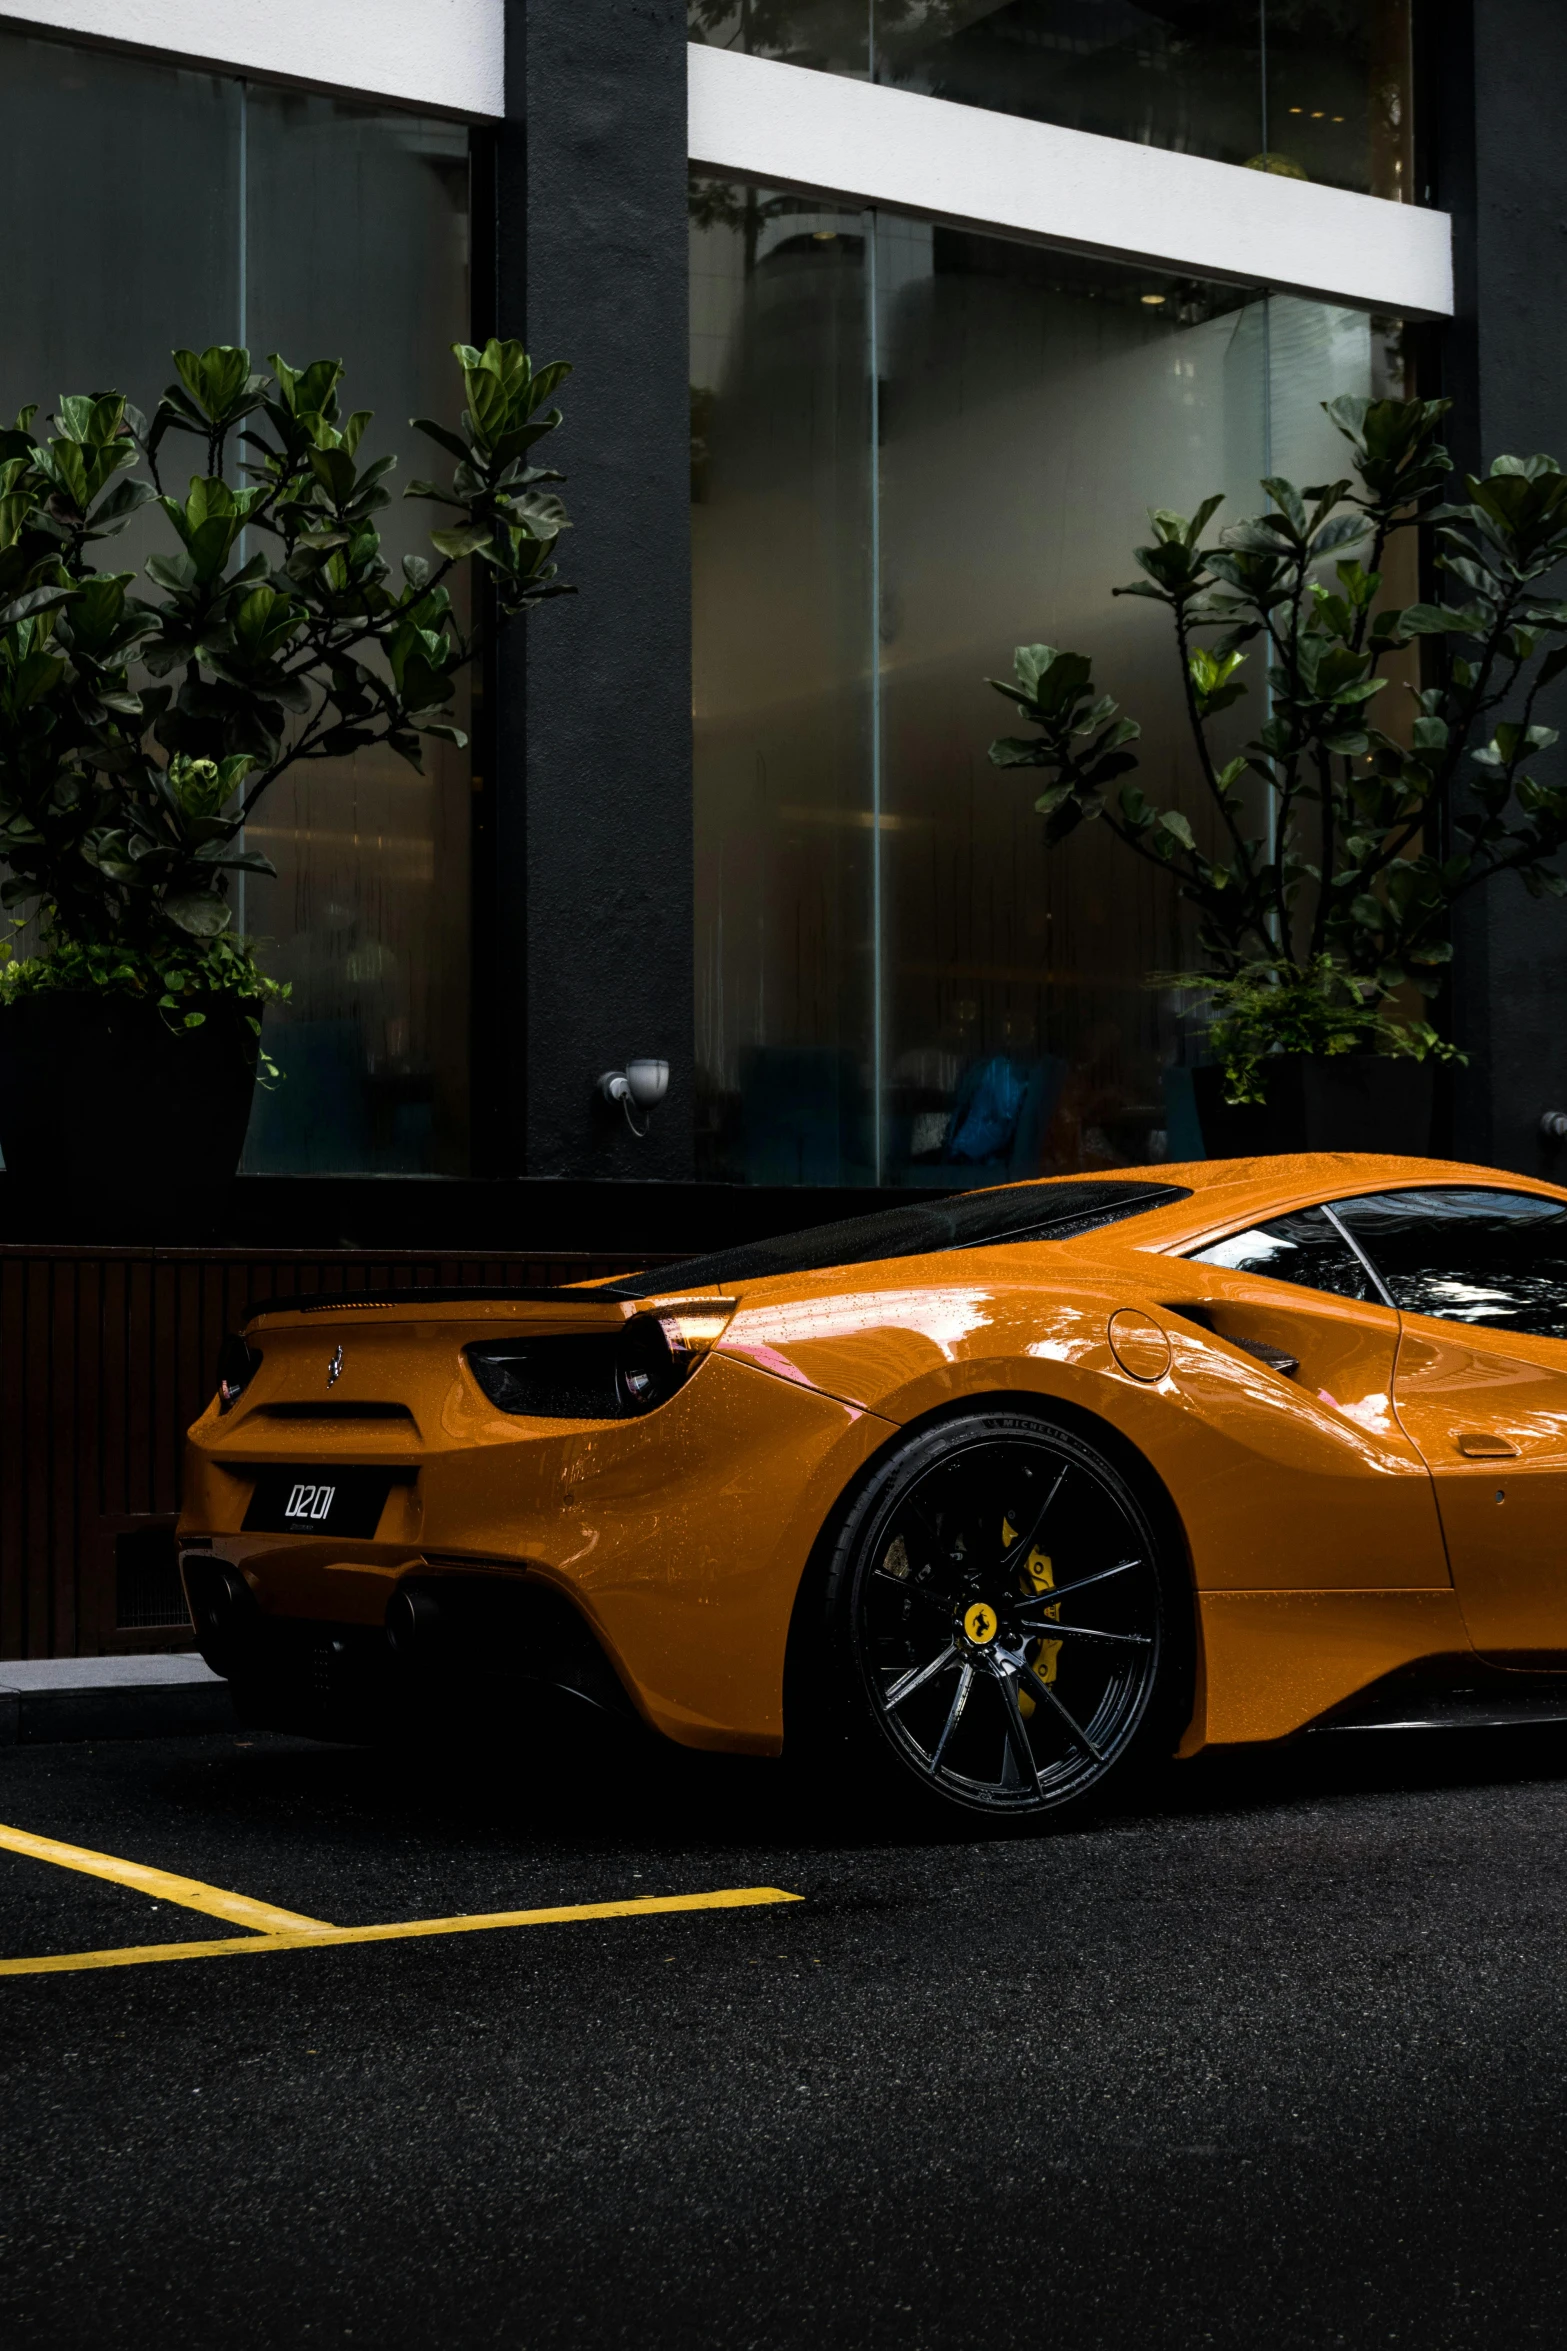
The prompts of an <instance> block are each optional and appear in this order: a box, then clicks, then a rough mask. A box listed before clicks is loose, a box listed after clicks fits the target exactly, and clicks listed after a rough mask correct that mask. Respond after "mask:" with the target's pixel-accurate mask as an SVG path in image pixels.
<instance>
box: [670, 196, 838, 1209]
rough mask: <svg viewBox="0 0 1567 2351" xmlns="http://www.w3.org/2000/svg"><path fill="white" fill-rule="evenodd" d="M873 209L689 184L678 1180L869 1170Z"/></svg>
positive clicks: (790, 1177)
mask: <svg viewBox="0 0 1567 2351" xmlns="http://www.w3.org/2000/svg"><path fill="white" fill-rule="evenodd" d="M867 234H868V223H867V221H866V219H865V218H864V217H863V216H862V215H860V214H859V213H856V212H842V211H838V210H835V209H833V208H832V207H831V206H830V205H827V204H826V203H825V202H812V201H811V200H809V199H805V198H797V197H792V196H778V195H772V194H769V193H768V192H767V191H766V190H764V189H755V188H743V187H738V186H732V185H730V184H729V183H727V182H720V181H714V180H710V179H698V180H697V181H696V182H694V183H693V195H692V242H691V254H692V260H691V413H692V442H691V446H692V469H691V471H692V483H691V487H692V508H691V519H692V556H693V565H694V581H693V596H694V627H695V640H694V659H695V667H694V680H693V724H694V735H695V762H696V765H695V849H696V891H697V941H696V994H697V1069H698V1172H699V1173H700V1174H702V1175H704V1176H708V1177H714V1178H725V1179H728V1180H731V1181H733V1180H742V1181H748V1182H752V1183H817V1184H836V1183H857V1182H868V1181H870V1180H871V1179H872V1177H873V1175H874V1157H875V1154H874V1142H873V1133H872V1128H873V1119H872V1094H871V1088H872V1083H873V1052H872V1026H873V960H872V940H873V909H872V886H873V865H872V857H871V844H872V837H873V836H872V829H871V828H872V822H873V808H872V731H871V730H872V697H871V691H870V671H871V646H872V633H873V603H872V580H873V572H872V565H871V468H870V447H871V438H870V436H871V401H870V378H869V368H868V347H867V334H868V320H867V305H866V275H867V263H866V251H867Z"/></svg>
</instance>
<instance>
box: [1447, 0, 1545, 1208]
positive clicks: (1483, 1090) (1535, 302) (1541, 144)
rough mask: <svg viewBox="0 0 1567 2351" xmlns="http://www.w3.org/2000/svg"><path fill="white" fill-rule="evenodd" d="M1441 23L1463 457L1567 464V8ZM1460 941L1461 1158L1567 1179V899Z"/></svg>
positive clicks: (1481, 11) (1505, 2) (1489, 896)
mask: <svg viewBox="0 0 1567 2351" xmlns="http://www.w3.org/2000/svg"><path fill="white" fill-rule="evenodd" d="M1417 13H1418V12H1417ZM1428 22H1429V23H1430V25H1431V27H1432V31H1433V34H1434V35H1435V37H1434V38H1433V39H1432V41H1431V43H1430V47H1429V51H1428V57H1427V61H1426V65H1427V71H1426V88H1427V91H1428V92H1429V93H1430V96H1429V99H1428V104H1430V105H1433V106H1434V107H1435V108H1436V110H1437V121H1436V125H1435V137H1434V141H1433V148H1434V162H1433V169H1434V185H1433V189H1432V193H1433V196H1434V198H1435V201H1436V202H1437V203H1439V204H1440V205H1442V206H1443V207H1444V209H1446V210H1449V211H1451V212H1452V214H1453V216H1454V230H1455V237H1454V243H1455V258H1456V262H1457V270H1458V316H1457V318H1456V320H1455V322H1454V324H1453V326H1452V328H1451V329H1449V330H1448V331H1447V334H1446V336H1445V337H1444V341H1445V345H1446V356H1445V362H1444V383H1443V389H1444V390H1445V391H1446V392H1447V393H1449V394H1450V395H1451V396H1452V398H1453V399H1454V401H1455V404H1456V405H1455V412H1454V416H1453V419H1452V432H1451V446H1452V449H1453V454H1454V456H1455V457H1456V458H1457V460H1458V462H1459V464H1460V465H1461V466H1463V467H1465V468H1466V469H1468V470H1474V469H1475V468H1476V467H1477V466H1479V465H1481V464H1485V465H1489V463H1490V462H1491V460H1492V459H1493V458H1494V457H1496V456H1497V455H1499V454H1501V453H1502V452H1504V451H1505V452H1509V453H1511V454H1513V455H1517V456H1527V455H1529V454H1531V453H1532V452H1534V451H1536V450H1547V451H1549V452H1550V453H1551V455H1553V456H1554V457H1556V458H1558V459H1559V460H1560V461H1561V462H1562V463H1563V464H1564V465H1567V302H1564V299H1563V291H1564V288H1567V144H1564V142H1563V139H1562V134H1561V109H1560V96H1559V94H1560V92H1561V90H1562V88H1563V87H1564V86H1567V7H1563V6H1562V4H1561V0H1453V4H1451V5H1449V6H1447V7H1446V8H1444V9H1441V10H1440V11H1437V12H1433V13H1432V15H1431V16H1430V18H1429V19H1428ZM1561 592H1562V590H1561V588H1559V587H1558V589H1557V593H1558V594H1560V593H1561ZM1564 706H1567V696H1563V695H1562V694H1561V693H1560V691H1558V694H1557V696H1556V698H1555V702H1554V707H1552V708H1550V709H1546V710H1543V711H1542V713H1541V716H1542V717H1544V718H1546V719H1547V720H1549V721H1550V722H1551V723H1553V724H1555V725H1558V726H1563V725H1564V723H1567V722H1564V719H1563V716H1562V712H1563V708H1564ZM1454 944H1455V950H1456V954H1455V965H1454V1016H1455V1020H1454V1025H1455V1032H1456V1034H1457V1036H1458V1039H1459V1042H1460V1043H1461V1044H1462V1045H1463V1046H1464V1048H1465V1050H1466V1051H1467V1052H1468V1053H1469V1055H1470V1066H1469V1068H1468V1069H1467V1070H1466V1071H1464V1072H1462V1073H1460V1075H1459V1078H1458V1081H1457V1088H1456V1094H1457V1104H1456V1107H1457V1116H1456V1120H1455V1132H1454V1137H1453V1147H1454V1149H1455V1151H1456V1152H1457V1153H1458V1154H1459V1155H1460V1156H1462V1157H1465V1158H1471V1157H1472V1158H1476V1159H1482V1160H1488V1161H1491V1162H1494V1163H1495V1164H1496V1165H1498V1166H1502V1167H1512V1168H1517V1169H1520V1170H1523V1171H1527V1172H1530V1173H1538V1174H1550V1175H1553V1176H1556V1177H1558V1178H1559V1177H1560V1176H1561V1175H1562V1174H1563V1172H1564V1164H1563V1156H1562V1154H1561V1152H1560V1149H1559V1148H1558V1149H1557V1150H1555V1151H1554V1152H1553V1151H1550V1150H1548V1149H1547V1148H1546V1147H1545V1146H1544V1145H1543V1144H1542V1143H1541V1141H1540V1137H1539V1133H1538V1127H1539V1118H1540V1113H1541V1111H1542V1110H1545V1109H1567V902H1564V901H1561V900H1557V899H1543V900H1535V899H1531V898H1530V897H1529V896H1528V895H1527V894H1526V893H1525V891H1524V889H1523V888H1522V885H1521V884H1519V883H1518V882H1516V881H1513V880H1512V879H1511V878H1509V877H1506V876H1503V877H1501V878H1499V879H1498V880H1497V881H1495V882H1493V883H1491V884H1490V885H1489V886H1488V888H1487V889H1486V890H1485V892H1484V893H1482V894H1481V895H1480V896H1479V897H1478V898H1477V899H1475V900H1471V901H1468V902H1466V903H1465V904H1463V905H1462V907H1461V909H1460V911H1459V917H1458V921H1457V925H1456V929H1455V940H1454Z"/></svg>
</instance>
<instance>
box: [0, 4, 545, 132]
mask: <svg viewBox="0 0 1567 2351" xmlns="http://www.w3.org/2000/svg"><path fill="white" fill-rule="evenodd" d="M505 16H506V8H505V0H3V6H0V21H3V22H5V23H7V24H11V25H14V26H17V27H18V28H20V29H25V28H26V27H27V26H29V25H36V26H39V27H41V28H46V29H47V30H49V31H51V32H61V33H79V34H82V35H84V36H86V37H87V38H89V39H94V40H101V41H112V42H113V43H114V45H115V46H116V47H117V48H131V49H146V50H151V51H154V52H162V53H164V54H167V55H169V56H171V57H174V58H176V59H178V60H179V61H180V62H181V63H185V64H197V65H213V66H218V67H226V68H228V69H230V70H233V69H235V68H238V69H239V70H240V71H242V72H248V73H256V74H265V75H267V76H268V77H276V78H279V79H281V80H285V81H293V82H303V83H305V84H306V85H307V86H308V87H310V88H313V89H325V90H345V91H352V92H356V93H362V94H363V95H366V96H369V97H375V98H392V99H396V100H398V101H399V102H401V103H403V104H405V105H415V106H422V107H427V108H429V109H430V110H431V111H432V112H435V113H440V114H466V115H498V114H503V113H504V112H505V105H506V102H505V72H504V67H505V54H506V42H505Z"/></svg>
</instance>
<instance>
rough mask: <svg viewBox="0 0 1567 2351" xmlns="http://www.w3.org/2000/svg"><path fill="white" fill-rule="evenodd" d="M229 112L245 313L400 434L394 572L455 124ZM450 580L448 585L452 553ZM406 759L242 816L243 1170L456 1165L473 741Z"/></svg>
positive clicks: (264, 347) (440, 395) (443, 371)
mask: <svg viewBox="0 0 1567 2351" xmlns="http://www.w3.org/2000/svg"><path fill="white" fill-rule="evenodd" d="M247 134H248V135H247V162H248V173H247V178H248V196H249V201H248V206H247V214H246V220H247V238H246V257H247V280H248V282H247V290H246V303H247V317H248V320H249V322H250V332H251V333H252V335H253V337H254V339H255V342H256V345H257V348H258V351H281V352H282V353H283V355H284V357H285V358H290V359H292V360H293V361H294V362H295V363H296V364H297V363H298V362H299V361H300V360H302V359H307V358H312V357H315V356H317V355H318V354H320V353H322V352H331V353H333V354H334V355H335V354H337V353H341V354H342V355H343V357H344V359H345V360H346V362H347V376H346V388H347V390H348V393H349V396H350V405H351V406H353V407H356V408H371V409H373V410H374V411H375V422H374V423H373V424H372V425H371V427H370V428H369V434H368V437H367V446H370V447H375V448H383V449H395V450H396V451H397V452H398V454H399V463H398V469H397V471H396V472H395V473H394V474H393V475H392V477H391V479H390V481H389V483H388V485H387V486H388V488H389V489H390V491H391V493H392V497H391V503H390V504H389V505H388V506H386V507H384V508H383V509H382V512H381V514H380V517H379V521H380V528H381V534H382V542H383V547H384V550H385V553H386V557H387V560H388V561H389V562H390V563H391V565H392V566H393V569H394V572H395V570H396V567H397V565H398V564H399V562H400V560H401V558H402V556H403V555H404V554H405V553H406V554H413V553H418V552H423V553H428V538H427V535H426V534H427V533H428V530H429V528H430V526H431V520H432V517H433V516H435V515H436V514H437V512H438V510H437V509H436V508H433V507H431V506H428V505H424V504H421V503H417V502H413V503H410V502H408V501H406V500H404V499H403V497H402V496H401V494H400V493H401V490H402V486H403V484H404V483H405V482H406V481H408V480H409V479H411V478H412V477H413V476H414V475H415V474H418V473H423V472H428V471H431V470H433V468H432V463H431V461H432V458H433V457H434V455H435V452H434V451H433V450H432V449H431V446H430V444H429V443H428V442H424V441H421V440H420V439H419V437H418V436H417V435H415V434H413V433H411V432H410V431H409V428H408V419H409V418H410V417H412V416H434V417H437V418H446V419H452V418H453V411H454V409H455V408H456V407H457V406H459V405H460V390H461V387H460V384H459V382H458V379H457V374H456V369H455V367H454V366H453V363H452V358H451V346H452V344H453V343H454V342H459V341H461V340H463V339H464V338H465V337H466V335H467V332H468V139H467V133H466V131H465V130H463V129H462V127H461V126H460V125H457V124H453V123H442V122H435V121H429V120H425V119H423V118H421V117H419V116H417V115H408V114H401V113H398V112H396V111H393V110H388V111H387V112H385V113H377V112H375V111H374V110H373V109H370V108H366V107H360V106H350V105H347V104H344V103H342V102H339V101H336V100H333V99H329V98H315V97H307V96H305V95H304V94H302V93H300V92H295V91H287V90H273V89H265V88H263V87H261V86H259V85H253V86H252V87H251V88H250V89H249V91H248V92H247ZM311 221H320V222H323V223H326V224H329V233H326V234H321V235H316V234H311V233H309V232H308V230H307V226H306V224H307V223H309V222H311ZM453 421H454V420H453ZM451 585H452V590H453V594H454V596H456V597H457V598H459V599H461V598H462V597H463V596H464V595H465V594H466V592H467V582H466V580H465V578H464V577H463V575H462V573H461V572H459V573H458V574H456V575H454V577H453V580H452V582H451ZM465 692H466V688H465ZM457 718H458V723H459V725H463V724H465V718H464V712H463V708H462V706H459V709H458V712H457ZM423 760H424V771H423V773H422V774H420V773H417V772H416V771H415V770H414V769H413V768H411V767H409V766H408V765H407V763H406V762H405V761H404V760H401V759H399V758H398V757H397V756H396V755H395V754H394V753H391V752H387V751H381V750H372V751H368V752H360V753H358V754H357V755H356V756H355V757H354V758H353V759H350V760H330V761H323V762H321V763H319V764H313V765H310V766H306V767H302V768H296V769H294V770H292V771H291V772H290V773H289V774H287V775H285V776H284V777H283V778H282V779H281V780H280V782H279V783H278V784H277V785H276V786H275V787H274V789H273V791H272V792H271V793H270V794H269V795H268V798H267V800H266V801H265V802H264V804H263V806H262V808H261V811H260V822H259V824H257V825H256V826H255V827H254V828H251V831H250V834H249V836H248V837H250V838H252V839H253V841H254V845H255V846H256V847H257V848H259V849H261V850H263V851H264V852H265V853H266V855H267V856H268V857H270V858H271V860H272V862H273V864H274V865H275V866H276V867H277V869H278V877H277V879H276V881H268V880H266V879H264V878H263V879H261V880H254V879H252V880H249V881H247V884H246V903H245V920H246V923H247V925H248V926H249V928H250V929H251V930H252V931H253V932H255V933H256V934H257V935H258V936H259V937H263V938H267V939H270V940H272V941H274V942H275V945H273V946H272V947H270V948H269V949H268V951H267V958H266V960H267V965H268V968H269V970H271V971H273V972H274V973H275V974H276V975H277V977H278V978H280V979H286V980H288V981H289V982H290V983H291V984H292V987H293V996H292V998H291V1000H290V1001H289V1003H288V1004H287V1005H286V1006H285V1007H282V1008H280V1009H279V1011H277V1012H276V1013H274V1014H273V1015H271V1016H270V1017H269V1020H268V1024H267V1035H266V1042H267V1046H268V1049H269V1051H270V1052H271V1053H272V1055H273V1057H274V1059H275V1060H276V1061H277V1063H278V1066H279V1068H280V1069H281V1070H282V1072H283V1082H282V1084H281V1085H279V1086H278V1087H277V1088H276V1090H275V1091H273V1092H271V1093H266V1092H263V1093H260V1094H258V1097H257V1103H256V1113H255V1117H254V1118H253V1120H252V1123H251V1130H250V1135H249V1138H248V1141H247V1145H246V1152H245V1160H244V1166H245V1169H246V1171H247V1172H256V1173H274V1172H275V1173H281V1172H289V1173H293V1172H301V1171H303V1172H310V1173H325V1172H328V1171H337V1170H342V1171H350V1170H353V1169H358V1168H364V1169H373V1170H375V1171H377V1172H380V1173H398V1174H401V1173H407V1174H420V1173H424V1172H434V1173H441V1174H461V1173H462V1172H463V1171H464V1169H465V1168H466V1165H467V1125H468V1050H467V1037H468V968H469V967H468V939H469V922H468V890H469V861H470V826H471V793H470V790H469V781H468V777H469V755H468V753H467V752H466V751H459V750H457V749H456V748H455V747H454V746H453V745H451V744H447V743H441V742H436V741H431V740H428V739H426V741H425V743H424V748H423Z"/></svg>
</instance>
